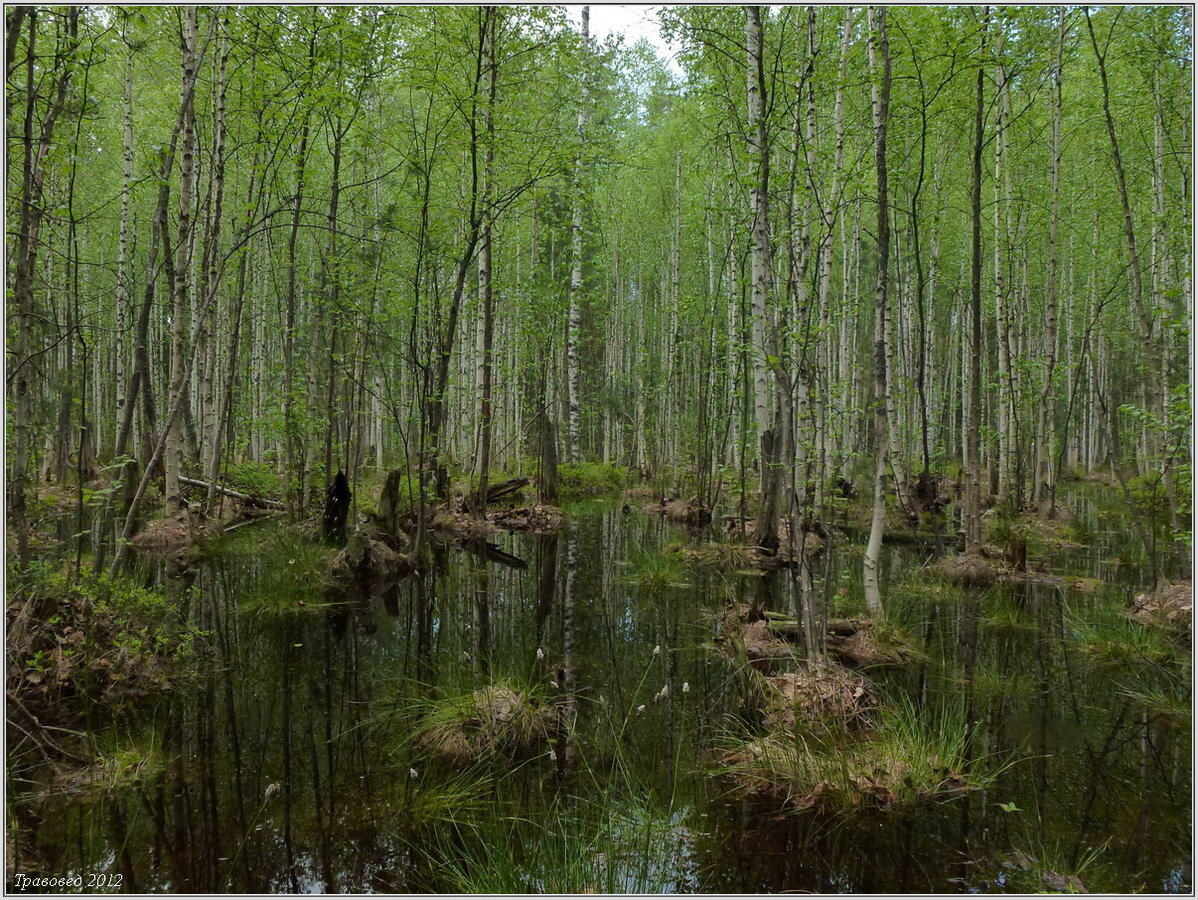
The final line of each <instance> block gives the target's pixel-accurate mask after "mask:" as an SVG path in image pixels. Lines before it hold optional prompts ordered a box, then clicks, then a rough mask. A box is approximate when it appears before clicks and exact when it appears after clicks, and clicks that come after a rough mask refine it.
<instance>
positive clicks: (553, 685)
mask: <svg viewBox="0 0 1198 900" xmlns="http://www.w3.org/2000/svg"><path fill="white" fill-rule="evenodd" d="M549 686H550V687H551V688H553V689H554V690H555V691H556V690H557V682H556V681H554V680H553V679H552V678H550V679H549Z"/></svg>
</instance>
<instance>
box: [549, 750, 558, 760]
mask: <svg viewBox="0 0 1198 900" xmlns="http://www.w3.org/2000/svg"><path fill="white" fill-rule="evenodd" d="M549 761H550V762H557V751H555V750H554V749H553V748H552V747H550V748H549Z"/></svg>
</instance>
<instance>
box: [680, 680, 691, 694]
mask: <svg viewBox="0 0 1198 900" xmlns="http://www.w3.org/2000/svg"><path fill="white" fill-rule="evenodd" d="M690 692H691V683H690V682H689V681H684V682H682V693H684V694H689V693H690Z"/></svg>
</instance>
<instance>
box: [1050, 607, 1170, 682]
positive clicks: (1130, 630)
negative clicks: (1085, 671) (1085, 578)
mask: <svg viewBox="0 0 1198 900" xmlns="http://www.w3.org/2000/svg"><path fill="white" fill-rule="evenodd" d="M1066 633H1067V635H1068V638H1069V641H1070V643H1071V644H1072V645H1073V646H1074V647H1075V648H1076V649H1077V651H1078V652H1079V653H1081V655H1082V657H1083V658H1084V660H1085V661H1086V663H1087V664H1088V665H1089V666H1091V667H1094V668H1097V669H1102V670H1108V671H1109V670H1112V669H1122V668H1124V667H1136V666H1145V665H1148V666H1158V667H1163V666H1166V665H1168V664H1169V663H1171V662H1172V661H1173V660H1174V658H1175V657H1176V656H1177V655H1178V648H1177V646H1176V644H1175V643H1174V642H1173V640H1172V638H1171V637H1170V635H1169V634H1168V633H1167V632H1165V631H1164V630H1163V629H1160V628H1151V627H1149V626H1146V625H1142V624H1140V623H1139V622H1136V621H1133V620H1132V619H1130V618H1128V617H1127V615H1126V614H1125V613H1124V611H1123V610H1122V609H1121V608H1112V607H1110V606H1106V607H1101V608H1098V609H1095V610H1089V611H1084V612H1083V611H1076V610H1071V611H1070V613H1069V616H1068V630H1067V632H1066Z"/></svg>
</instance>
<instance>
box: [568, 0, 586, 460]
mask: <svg viewBox="0 0 1198 900" xmlns="http://www.w3.org/2000/svg"><path fill="white" fill-rule="evenodd" d="M590 40H591V8H590V7H589V6H584V7H583V8H582V43H583V46H584V48H586V49H587V50H589V49H590ZM584 64H586V63H585V62H584ZM581 87H582V101H581V103H580V104H579V107H578V154H577V156H575V158H574V185H573V195H574V213H573V218H572V221H571V225H570V241H571V242H570V248H571V258H572V266H571V268H570V310H569V322H568V323H567V326H566V368H567V370H568V371H567V373H566V386H567V390H568V393H569V422H568V425H567V431H568V434H569V442H568V451H569V462H572V463H575V462H578V461H579V459H580V452H581V449H580V441H581V437H580V435H581V431H580V421H579V419H580V412H579V403H580V396H579V392H580V386H579V364H578V340H579V336H580V333H581V331H582V278H583V272H582V154H583V149H584V147H585V146H586V144H585V141H586V124H587V103H588V102H589V99H588V98H589V94H588V90H587V76H586V73H585V72H584V73H583V76H582V85H581Z"/></svg>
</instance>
